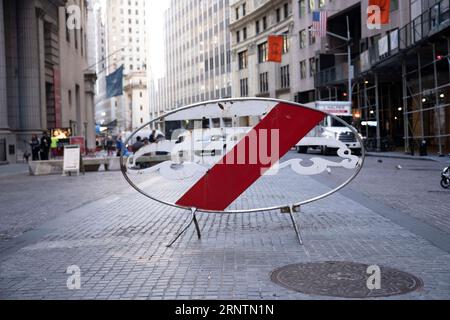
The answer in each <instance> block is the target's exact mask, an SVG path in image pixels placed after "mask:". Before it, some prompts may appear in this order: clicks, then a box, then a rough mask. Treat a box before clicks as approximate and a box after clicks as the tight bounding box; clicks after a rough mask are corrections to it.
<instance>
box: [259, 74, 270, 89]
mask: <svg viewBox="0 0 450 320" xmlns="http://www.w3.org/2000/svg"><path fill="white" fill-rule="evenodd" d="M259 92H261V93H267V92H269V74H268V73H267V72H264V73H261V74H260V75H259Z"/></svg>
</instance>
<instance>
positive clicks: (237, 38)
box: [236, 31, 241, 43]
mask: <svg viewBox="0 0 450 320" xmlns="http://www.w3.org/2000/svg"><path fill="white" fill-rule="evenodd" d="M236 42H237V43H239V42H241V33H240V32H239V31H236Z"/></svg>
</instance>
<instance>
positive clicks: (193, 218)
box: [167, 208, 202, 248]
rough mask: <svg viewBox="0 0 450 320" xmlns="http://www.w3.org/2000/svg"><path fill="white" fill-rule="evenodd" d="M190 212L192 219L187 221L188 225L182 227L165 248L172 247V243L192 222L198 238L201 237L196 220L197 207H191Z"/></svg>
mask: <svg viewBox="0 0 450 320" xmlns="http://www.w3.org/2000/svg"><path fill="white" fill-rule="evenodd" d="M191 214H192V220H191V221H190V222H189V223H188V225H187V226H186V227H184V228H183V229H182V230H181V231H180V232H179V233H178V235H177V236H176V237H175V239H173V240H172V241H171V242H170V244H169V245H167V248H170V247H172V245H173V244H174V243H175V242H176V241H177V240H178V239H179V238H180V237H181V236H182V235H183V234H184V233H185V232H186V231H187V230H188V229H189V228H190V227H191V225H192V223H194V225H195V229H196V230H197V236H198V238H199V239H201V238H202V234H201V232H200V226H199V225H198V220H197V209H195V208H192V209H191Z"/></svg>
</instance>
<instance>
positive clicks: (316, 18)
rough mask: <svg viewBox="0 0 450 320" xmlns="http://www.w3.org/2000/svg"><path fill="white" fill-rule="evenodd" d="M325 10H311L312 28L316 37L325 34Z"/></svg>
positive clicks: (326, 18)
mask: <svg viewBox="0 0 450 320" xmlns="http://www.w3.org/2000/svg"><path fill="white" fill-rule="evenodd" d="M327 20H328V17H327V12H326V11H314V12H313V29H314V34H315V36H316V37H325V36H326V35H327Z"/></svg>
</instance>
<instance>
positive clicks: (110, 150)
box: [106, 137, 114, 157]
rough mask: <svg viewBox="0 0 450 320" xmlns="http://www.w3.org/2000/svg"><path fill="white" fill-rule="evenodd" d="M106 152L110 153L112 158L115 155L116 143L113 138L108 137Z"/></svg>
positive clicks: (109, 155)
mask: <svg viewBox="0 0 450 320" xmlns="http://www.w3.org/2000/svg"><path fill="white" fill-rule="evenodd" d="M106 151H107V152H108V157H111V156H112V155H113V154H114V141H113V139H112V137H108V139H107V140H106Z"/></svg>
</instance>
